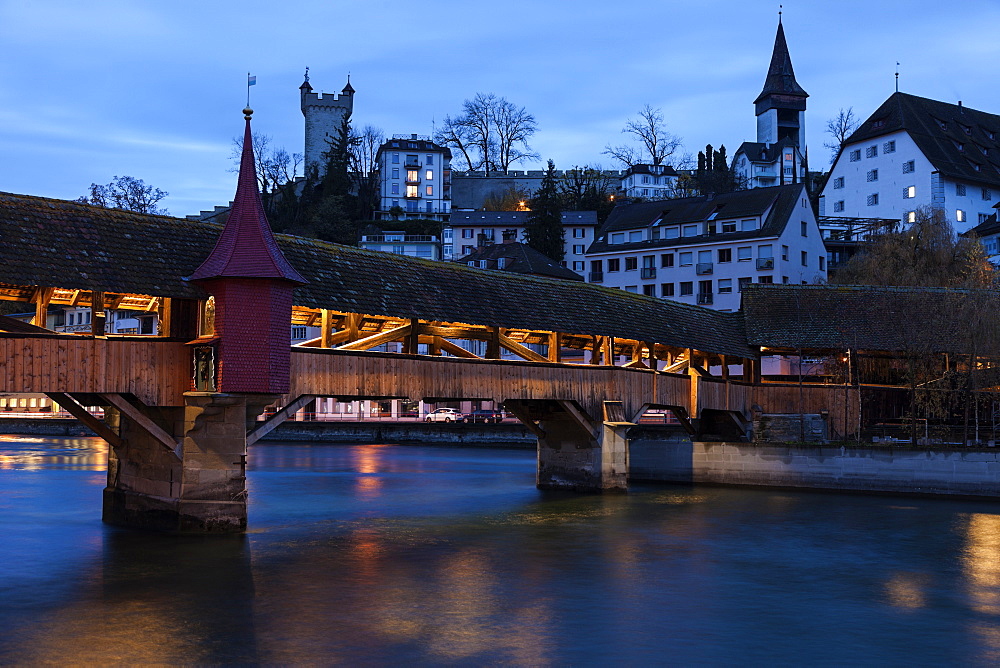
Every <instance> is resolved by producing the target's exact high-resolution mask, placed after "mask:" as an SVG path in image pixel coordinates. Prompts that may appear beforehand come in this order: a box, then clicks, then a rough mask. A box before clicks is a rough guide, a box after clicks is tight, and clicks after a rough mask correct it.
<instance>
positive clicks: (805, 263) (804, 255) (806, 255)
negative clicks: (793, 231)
mask: <svg viewBox="0 0 1000 668" xmlns="http://www.w3.org/2000/svg"><path fill="white" fill-rule="evenodd" d="M802 266H803V267H808V266H809V253H807V252H805V251H802Z"/></svg>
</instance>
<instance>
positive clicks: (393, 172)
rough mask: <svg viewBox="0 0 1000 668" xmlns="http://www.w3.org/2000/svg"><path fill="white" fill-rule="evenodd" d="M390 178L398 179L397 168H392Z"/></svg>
mask: <svg viewBox="0 0 1000 668" xmlns="http://www.w3.org/2000/svg"><path fill="white" fill-rule="evenodd" d="M392 178H394V179H398V178H399V167H393V168H392Z"/></svg>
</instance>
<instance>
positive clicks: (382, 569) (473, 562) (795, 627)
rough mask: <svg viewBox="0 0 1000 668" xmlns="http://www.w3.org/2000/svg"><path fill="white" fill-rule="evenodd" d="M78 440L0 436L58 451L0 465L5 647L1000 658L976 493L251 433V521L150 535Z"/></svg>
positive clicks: (989, 515) (11, 447) (144, 656)
mask: <svg viewBox="0 0 1000 668" xmlns="http://www.w3.org/2000/svg"><path fill="white" fill-rule="evenodd" d="M82 440H83V441H86V442H84V443H79V442H78V443H70V442H69V441H68V440H67V441H62V442H56V443H53V444H52V447H51V448H49V446H48V445H46V443H47V441H46V440H45V439H40V440H38V441H31V442H28V441H21V442H13V441H0V452H3V453H7V454H10V453H12V452H15V451H16V452H32V451H34V450H42V451H44V450H46V449H48V450H49V452H47V453H46V452H36V453H35V454H34V455H32V457H37V458H40V460H41V461H42V462H47V463H46V464H44V465H42V466H41V468H35V469H32V470H30V471H29V470H26V468H25V467H21V466H19V467H14V468H8V469H5V470H0V536H3V540H2V541H0V627H2V628H3V629H4V633H3V634H0V663H4V664H6V663H11V664H45V663H58V664H66V663H69V664H85V663H113V664H122V663H125V664H131V663H135V664H147V663H160V664H163V663H167V664H173V663H188V664H225V663H263V664H324V665H326V664H334V663H343V664H363V665H368V664H390V663H392V664H396V663H414V664H421V665H426V664H431V665H439V664H462V665H470V664H471V665H480V664H497V663H500V664H516V665H531V666H541V665H577V664H580V665H593V664H598V663H612V662H614V663H616V664H626V665H648V664H654V663H675V664H682V665H687V664H713V665H715V664H736V663H747V662H749V663H760V664H763V663H773V664H779V665H791V664H800V663H806V662H808V663H810V664H818V665H849V664H873V663H887V664H897V665H898V664H903V663H917V664H944V663H949V664H952V663H953V664H960V665H964V664H972V665H976V664H978V665H983V664H988V663H991V662H996V661H997V660H1000V632H998V631H997V629H998V628H1000V624H998V622H1000V558H998V557H1000V519H998V518H1000V514H998V512H997V510H998V508H997V507H996V506H994V505H991V504H988V503H967V502H955V501H941V500H918V501H913V502H910V501H909V500H907V502H906V503H900V502H899V500H898V499H896V500H893V499H889V498H880V497H860V496H839V495H827V494H793V493H787V492H778V493H773V492H767V491H760V490H738V489H712V488H684V487H652V486H650V487H642V486H636V487H635V488H634V490H633V492H632V493H631V494H629V495H627V496H625V495H622V496H608V497H601V496H583V495H573V494H564V493H554V492H544V493H543V492H539V491H538V490H536V489H534V486H533V481H534V456H533V453H532V452H530V451H516V450H509V451H490V450H475V449H448V448H434V447H387V446H381V447H375V446H308V445H302V444H298V445H265V446H258V447H257V448H256V449H255V450H253V451H252V452H251V457H250V462H249V466H248V469H249V470H250V476H249V478H250V484H251V488H252V489H251V495H250V503H251V506H250V524H251V527H252V532H251V533H250V534H249V535H247V536H246V537H235V538H233V537H230V538H219V537H213V538H192V537H176V536H160V535H156V534H145V533H139V532H129V531H122V530H118V529H112V528H108V527H104V526H102V525H101V524H100V523H99V522H98V518H99V516H100V489H101V487H102V486H103V468H102V469H101V474H97V473H95V472H87V471H86V470H81V469H80V468H78V464H77V463H74V462H70V463H66V464H59V463H58V462H59V459H58V457H62V456H67V453H71V452H72V451H73V449H74V448H77V449H78V453H79V456H80V457H81V458H83V459H84V460H86V458H88V457H90V456H92V454H93V453H92V452H91V451H90V450H89V449H88V448H90V447H92V446H93V441H91V440H88V439H82ZM88 443H89V444H90V445H88ZM69 456H72V455H69ZM28 461H34V460H30V459H29V460H28Z"/></svg>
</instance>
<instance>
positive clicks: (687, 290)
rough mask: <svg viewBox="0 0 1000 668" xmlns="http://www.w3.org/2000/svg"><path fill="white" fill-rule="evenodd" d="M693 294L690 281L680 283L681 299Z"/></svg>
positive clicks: (692, 285) (692, 284) (692, 286)
mask: <svg viewBox="0 0 1000 668" xmlns="http://www.w3.org/2000/svg"><path fill="white" fill-rule="evenodd" d="M693 294H694V283H692V282H691V281H681V297H690V296H691V295H693Z"/></svg>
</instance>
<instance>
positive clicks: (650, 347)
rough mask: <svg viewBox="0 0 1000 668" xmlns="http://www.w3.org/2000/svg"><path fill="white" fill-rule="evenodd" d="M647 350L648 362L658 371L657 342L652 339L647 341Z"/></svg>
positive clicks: (650, 366)
mask: <svg viewBox="0 0 1000 668" xmlns="http://www.w3.org/2000/svg"><path fill="white" fill-rule="evenodd" d="M646 352H647V353H648V355H649V356H648V357H647V358H646V359H647V362H648V366H649V368H650V369H652V370H653V371H656V370H657V369H656V344H655V343H653V342H652V341H646Z"/></svg>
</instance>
